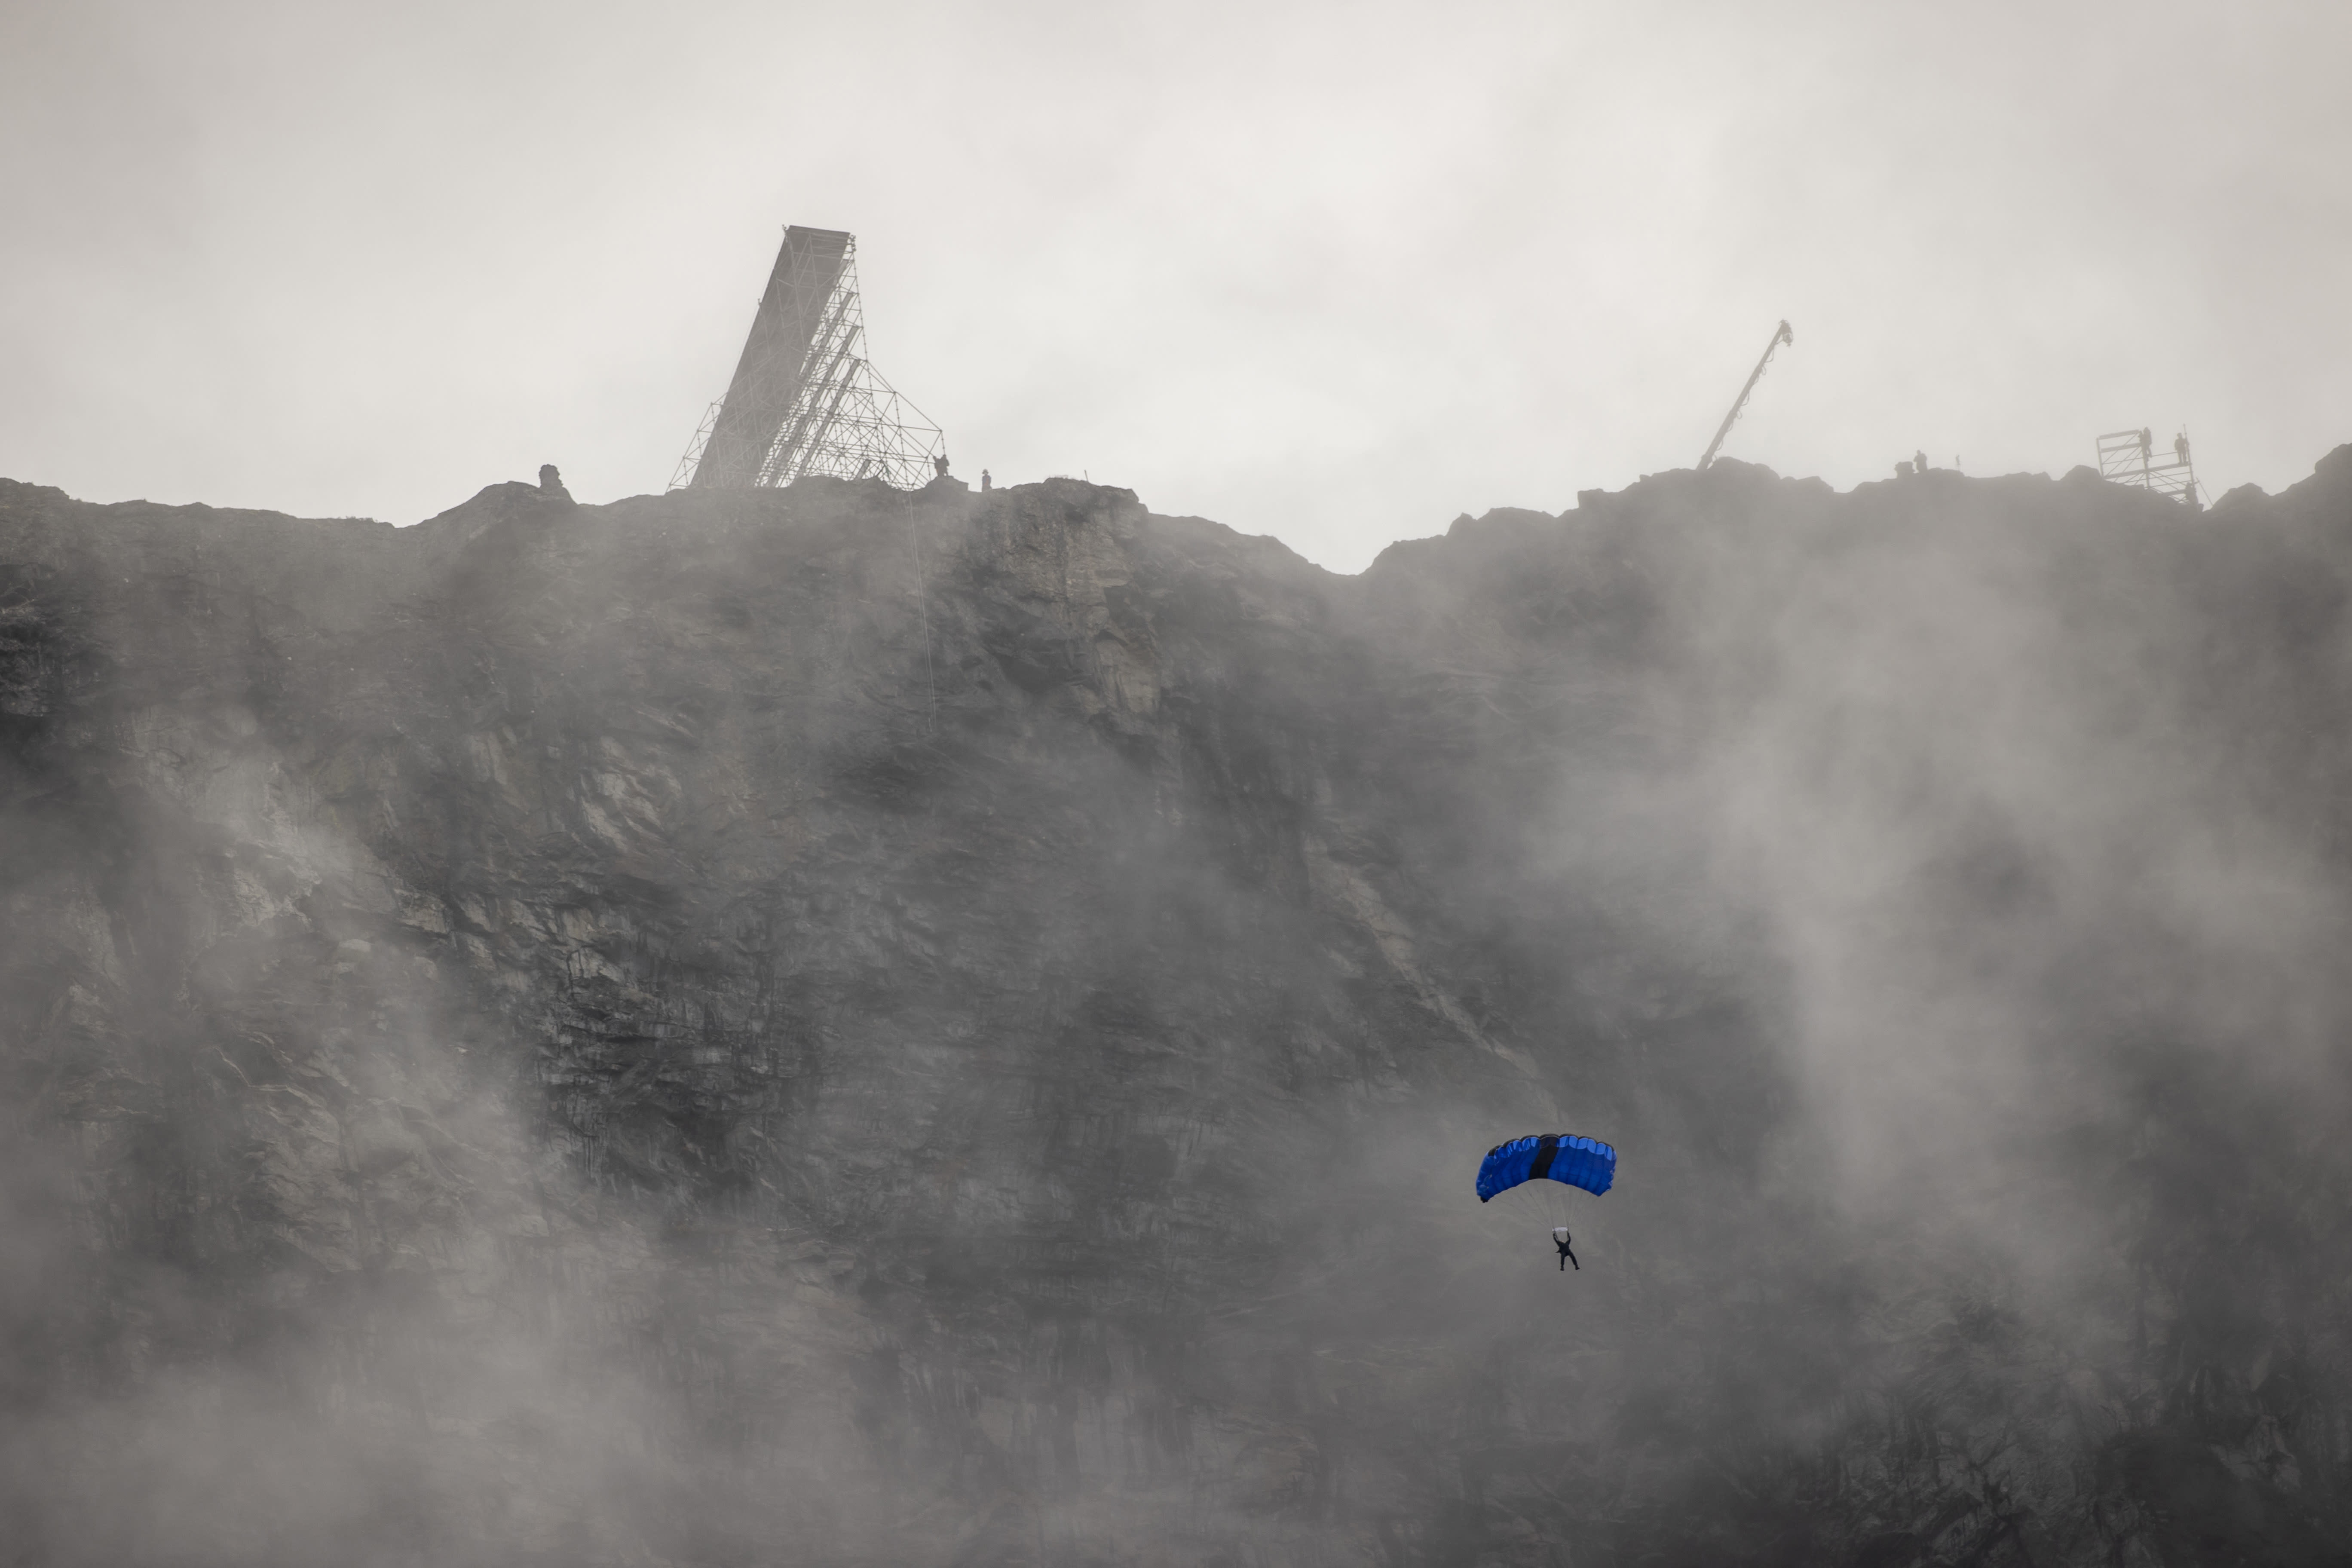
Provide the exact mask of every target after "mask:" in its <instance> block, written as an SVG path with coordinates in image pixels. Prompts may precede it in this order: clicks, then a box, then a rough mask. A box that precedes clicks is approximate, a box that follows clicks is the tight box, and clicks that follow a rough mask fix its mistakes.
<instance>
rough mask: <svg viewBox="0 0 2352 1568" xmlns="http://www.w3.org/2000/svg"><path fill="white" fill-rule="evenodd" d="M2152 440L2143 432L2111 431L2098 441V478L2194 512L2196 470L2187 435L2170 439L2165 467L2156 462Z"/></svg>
mask: <svg viewBox="0 0 2352 1568" xmlns="http://www.w3.org/2000/svg"><path fill="white" fill-rule="evenodd" d="M2154 437H2155V433H2154V432H2153V431H2150V430H2148V429H2146V428H2141V429H2138V430H2110V431H2108V432H2107V433H2106V434H2105V435H2104V436H2102V437H2099V477H2100V478H2101V479H2112V480H2114V481H2115V482H2116V484H2119V485H2137V486H2139V487H2140V488H2141V489H2148V490H2153V491H2155V492H2156V493H2157V494H2158V495H2160V496H2169V497H2171V498H2172V499H2173V500H2178V501H2180V502H2182V503H2183V504H2184V505H2186V506H2188V507H2189V508H2190V509H2191V510H2194V509H2195V508H2196V506H2197V469H2196V467H2195V465H2194V464H2192V463H2190V462H2189V432H2188V431H2186V430H2183V431H2182V432H2180V434H2179V435H2178V436H2176V437H2173V438H2172V460H2171V461H2170V462H2168V463H2159V462H2158V461H2157V460H2156V441H2155V438H2154Z"/></svg>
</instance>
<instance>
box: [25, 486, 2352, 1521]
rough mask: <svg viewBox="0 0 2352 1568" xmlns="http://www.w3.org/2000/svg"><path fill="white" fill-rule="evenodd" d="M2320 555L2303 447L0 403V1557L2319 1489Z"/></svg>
mask: <svg viewBox="0 0 2352 1568" xmlns="http://www.w3.org/2000/svg"><path fill="white" fill-rule="evenodd" d="M2347 585H2352V448H2347V449H2345V450H2340V451H2339V452H2337V453H2336V455H2335V456H2334V457H2332V458H2329V459H2327V460H2326V462H2324V463H2323V464H2322V465H2321V466H2320V471H2319V472H2318V473H2317V474H2316V475H2315V477H2314V478H2313V479H2311V480H2310V481H2308V482H2307V483H2305V484H2304V485H2302V486H2299V487H2297V488H2296V489H2294V490H2292V491H2290V492H2288V493H2287V494H2284V495H2283V496H2280V497H2277V498H2263V497H2261V496H2259V495H2253V496H2248V495H2242V494H2236V493H2233V495H2232V496H2231V498H2229V501H2228V504H2227V505H2225V506H2224V507H2223V508H2221V509H2220V510H2217V511H2216V512H2214V513H2211V514H2207V515H2202V516H2191V515H2189V514H2188V513H2186V512H2184V511H2182V510H2179V509H2178V508H2176V507H2171V506H2169V505H2167V504H2166V503H2163V502H2160V501H2158V500H2154V499H2152V498H2148V497H2145V496H2137V495H2133V494H2131V493H2129V492H2126V491H2122V490H2118V489H2113V488H2110V487H2105V486H2103V485H2100V484H2098V483H2096V482H2088V481H2084V480H2082V479H2074V478H2070V479H2067V480H2063V481H2059V482H2056V483H2053V482H2051V481H2049V480H2046V479H2027V478H2017V479H2002V480H1984V481H1977V480H1963V479H1959V478H1958V476H1954V475H1946V474H1931V475H1928V476H1925V477H1923V478H1919V479H1913V480H1910V481H1906V482H1903V483H1898V484H1887V485H1876V486H1865V487H1864V488H1863V489H1860V490H1857V491H1855V492H1853V493H1851V494H1848V495H1836V494H1832V492H1831V491H1830V490H1829V489H1827V488H1826V487H1823V486H1822V485H1820V484H1818V483H1817V482H1792V481H1784V480H1780V479H1775V478H1774V477H1772V476H1771V475H1769V473H1767V472H1765V471H1763V470H1761V469H1755V468H1747V467H1745V466H1743V465H1738V464H1730V463H1727V464H1723V465H1719V466H1718V467H1717V468H1716V469H1714V470H1711V471H1710V472H1708V473H1707V474H1705V475H1696V474H1690V473H1680V474H1671V475H1664V476H1658V477H1656V478H1654V479H1649V480H1645V481H1643V484H1641V485H1639V486H1637V487H1634V488H1633V489H1631V490H1628V491H1626V492H1623V493H1622V494H1617V495H1598V494H1594V495H1588V496H1587V497H1585V498H1583V500H1582V501H1581V503H1580V506H1579V507H1578V508H1577V509H1575V510H1571V511H1570V512H1567V513H1564V514H1562V515H1560V516H1559V517H1551V516H1547V515H1544V514H1541V513H1535V512H1516V511H1505V512H1496V513H1490V514H1489V515H1488V516H1486V517H1485V518H1482V519H1477V520H1471V519H1468V518H1465V519H1464V520H1462V521H1459V522H1457V523H1456V524H1455V525H1454V529H1453V530H1452V531H1450V532H1449V533H1448V534H1447V535H1446V536H1444V538H1442V539H1432V540H1424V541H1420V542H1412V543H1409V544H1401V545H1398V546H1396V547H1394V548H1393V549H1391V551H1390V552H1388V553H1387V554H1385V555H1383V556H1382V557H1381V561H1380V562H1379V563H1377V564H1376V565H1375V566H1374V567H1373V568H1372V569H1371V570H1370V572H1368V573H1366V574H1363V575H1362V576H1361V577H1358V578H1352V579H1349V578H1339V577H1335V576H1332V575H1331V574H1327V573H1324V572H1321V571H1319V570H1318V569H1317V568H1315V567H1313V566H1311V565H1309V564H1307V563H1304V562H1302V561H1300V560H1298V559H1297V557H1295V556H1294V555H1292V554H1290V553H1289V552H1287V551H1286V550H1285V549H1284V548H1283V547H1282V546H1280V545H1279V544H1277V543H1276V542H1272V541H1270V540H1263V539H1247V538H1243V537H1240V536H1237V535H1235V534H1234V533H1232V532H1231V531H1227V530H1225V529H1223V528H1220V527H1218V526H1217V525H1215V524H1213V523H1208V522H1204V521H1199V520H1196V519H1181V518H1168V517H1159V516H1153V515H1150V514H1148V513H1147V512H1146V511H1145V510H1143V508H1142V507H1141V506H1140V505H1139V503H1138V502H1137V500H1136V499H1135V498H1134V497H1133V496H1132V495H1130V494H1129V493H1128V492H1125V491H1121V490H1116V489H1103V488H1100V487H1093V486H1088V485H1084V484H1080V483H1076V482H1074V481H1068V480H1052V481H1048V482H1047V483H1045V484H1044V485H1037V486H1024V487H1019V488H1016V489H1008V490H1001V491H995V492H992V493H991V494H989V495H987V496H985V497H973V496H971V495H969V494H967V493H965V492H963V491H962V490H961V489H960V488H958V487H956V486H954V485H952V484H942V485H939V486H935V487H933V488H932V489H929V490H926V491H924V492H921V493H919V495H917V496H915V497H914V498H912V499H911V500H909V499H908V498H906V497H903V496H901V495H899V494H898V493H897V492H894V491H890V490H887V489H883V488H881V487H878V486H863V487H859V486H845V485H839V484H834V483H817V482H812V483H807V484H803V485H801V486H798V487H795V488H794V489H793V490H791V491H789V492H784V493H772V492H768V493H759V494H752V495H739V496H732V497H714V496H709V495H704V494H700V493H695V492H680V493H677V494H673V495H670V496H666V497H660V498H638V499H635V500H626V501H622V502H617V503H614V504H613V505H610V506H583V507H574V506H572V505H571V504H570V503H569V500H568V498H562V499H557V498H552V497H551V496H550V495H549V494H546V493H543V492H542V491H541V489H538V488H537V487H532V486H527V485H520V484H514V485H500V486H493V487H491V488H490V489H487V490H485V491H484V492H482V494H481V495H479V496H478V497H476V498H475V499H474V500H472V501H469V502H468V503H467V504H466V505H465V506H462V507H459V508H457V509H456V510H453V511H451V512H448V513H446V514H444V515H443V516H441V517H439V518H436V519H434V520H432V521H429V522H426V523H425V524H422V525H420V526H418V527H416V528H414V529H404V530H394V529H392V528H390V527H387V526H384V525H382V524H377V523H369V522H362V521H300V520H295V519H289V518H285V517H280V516H275V515H266V514H255V513H238V512H226V511H215V510H209V509H205V508H201V507H188V508H167V507H160V506H151V505H147V504H145V503H132V504H129V505H122V506H111V507H99V506H91V505H86V504H83V503H79V502H75V501H72V500H68V498H66V497H64V496H63V495H61V494H59V493H58V492H56V491H54V490H46V489H38V488H35V487H30V486H24V485H16V484H11V483H5V482H0V742H5V775H0V781H4V782H5V797H0V798H4V800H5V804H0V813H5V815H0V849H5V866H0V965H5V990H0V1030H5V1055H4V1056H0V1069H5V1108H6V1115H7V1117H8V1119H9V1120H8V1123H7V1141H6V1143H5V1150H0V1183H5V1191H0V1197H5V1219H0V1226H5V1228H0V1243H5V1247H6V1268H5V1275H4V1276H0V1331H4V1332H5V1360H0V1399H5V1415H0V1421H5V1428H0V1430H4V1431H5V1463H0V1475H5V1481H0V1489H5V1490H0V1508H5V1521H4V1522H5V1530H0V1533H5V1535H6V1536H7V1537H8V1540H9V1545H8V1546H7V1548H6V1549H5V1552H0V1559H4V1560H5V1561H9V1562H22V1563H175V1564H184V1563H322V1562H337V1563H416V1562H432V1563H483V1564H491V1563H498V1564H505V1563H567V1564H569V1563H583V1564H584V1563H676V1564H688V1563H693V1564H721V1563H725V1564H739V1563H740V1564H751V1563H813V1562H833V1563H942V1564H945V1563H971V1564H981V1563H1008V1564H1009V1563H1040V1564H1042V1563H1138V1564H1143V1563H1170V1564H1176V1563H1182V1564H1195V1563H1197V1564H1211V1563H1227V1564H1241V1563H1250V1564H1261V1563H1265V1564H1270V1563H1381V1564H1403V1563H1496V1564H1501V1563H1513V1564H1517V1563H1525V1564H1570V1563H1573V1564H1580V1565H1582V1564H1596V1563H1857V1564H1865V1563H1866V1564H1871V1565H1873V1568H1894V1565H1897V1564H1914V1563H1916V1564H1929V1563H1935V1564H1945V1563H1950V1564H1959V1563H2085V1564H2088V1563H2128V1564H2135V1565H2137V1564H2175V1563H2216V1564H2219V1563H2241V1562H2243V1563H2303V1562H2310V1563H2319V1562H2336V1561H2341V1560H2342V1558H2343V1556H2344V1555H2345V1554H2346V1552H2347V1550H2352V1527H2347V1516H2346V1511H2345V1510H2346V1500H2347V1485H2352V1471H2347V1465H2352V1398H2347V1384H2346V1378H2347V1373H2352V1354H2347V1345H2346V1342H2345V1332H2346V1320H2345V1310H2346V1307H2347V1296H2346V1285H2347V1279H2352V1268H2347V1265H2352V1252H2348V1251H2347V1214H2352V1209H2347V1173H2352V1159H2347V1155H2346V1154H2345V1152H2344V1150H2343V1143H2344V1137H2343V1135H2344V1133H2345V1131H2346V1130H2347V1126H2352V1118H2347V1104H2346V1100H2345V1089H2346V1079H2345V1072H2344V1068H2345V1063H2346V1053H2345V1048H2344V1030H2345V1026H2346V1023H2347V1016H2348V1015H2347V1001H2348V1000H2352V998H2347V994H2346V990H2345V983H2344V982H2343V981H2342V980H2340V979H2339V978H2338V977H2337V972H2338V971H2339V970H2340V969H2342V968H2344V966H2343V965H2342V963H2341V962H2340V955H2341V953H2342V952H2344V950H2345V938H2346V937H2347V933H2352V926H2348V925H2347V918H2346V917H2347V910H2346V903H2345V900H2346V894H2347V889H2352V879H2347V846H2348V845H2352V837H2347V827H2352V767H2348V766H2347V762H2352V758H2347V735H2352V726H2347V720H2346V715H2347V712H2352V708H2348V707H2347V697H2352V640H2347V618H2346V605H2347ZM1554 1126H1565V1127H1568V1128H1570V1129H1572V1130H1574V1131H1587V1132H1592V1133H1596V1134H1599V1135H1601V1136H1604V1137H1610V1138H1612V1141H1614V1142H1617V1143H1618V1144H1619V1145H1620V1147H1621V1149H1622V1151H1623V1160H1624V1164H1623V1177H1622V1184H1621V1187H1620V1190H1619V1191H1617V1192H1615V1193H1612V1194H1610V1195H1609V1196H1608V1197H1607V1198H1605V1199H1602V1200H1599V1201H1598V1202H1591V1203H1580V1205H1579V1206H1578V1208H1577V1209H1576V1211H1575V1212H1576V1218H1575V1221H1574V1223H1575V1224H1576V1226H1577V1232H1578V1247H1579V1251H1580V1257H1581V1258H1582V1259H1583V1261H1584V1264H1585V1268H1584V1269H1583V1271H1582V1272H1580V1273H1577V1274H1571V1275H1568V1276H1565V1277H1562V1276H1559V1274H1558V1273H1557V1271H1556V1269H1555V1268H1554V1258H1553V1255H1552V1253H1551V1250H1550V1248H1549V1244H1548V1242H1547V1240H1546V1239H1545V1237H1544V1236H1543V1234H1542V1231H1543V1227H1544V1226H1546V1225H1548V1224H1549V1219H1547V1218H1544V1217H1542V1216H1540V1215H1538V1214H1537V1213H1536V1212H1535V1211H1534V1210H1533V1209H1532V1208H1530V1207H1528V1206H1527V1205H1522V1204H1517V1203H1515V1202H1514V1200H1513V1199H1511V1198H1508V1197H1507V1198H1506V1199H1504V1200H1502V1201H1499V1202H1497V1203H1496V1205H1491V1206H1490V1207H1488V1208H1486V1209H1483V1210H1482V1209H1481V1207H1480V1205H1478V1204H1477V1202H1476V1200H1475V1196H1474V1195H1472V1194H1471V1192H1470V1181H1471V1176H1472V1174H1473V1173H1474V1172H1475V1167H1476V1163H1477V1159H1478V1156H1479V1155H1480V1154H1481V1153H1483V1152H1484V1151H1485V1149H1486V1147H1487V1146H1488V1145H1489V1144H1491V1143H1492V1142H1496V1141H1497V1140H1499V1139H1500V1138H1502V1137H1505V1136H1509V1135H1513V1134H1516V1133H1518V1132H1523V1131H1530V1130H1536V1129H1542V1128H1549V1127H1554Z"/></svg>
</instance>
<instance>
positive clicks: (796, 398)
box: [669, 224, 947, 489]
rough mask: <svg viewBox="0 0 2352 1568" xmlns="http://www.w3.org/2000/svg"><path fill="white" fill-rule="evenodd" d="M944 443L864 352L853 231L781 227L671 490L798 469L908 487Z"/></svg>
mask: <svg viewBox="0 0 2352 1568" xmlns="http://www.w3.org/2000/svg"><path fill="white" fill-rule="evenodd" d="M946 451H947V442H946V438H945V437H942V436H941V435H940V431H939V427H938V426H934V425H932V424H931V423H930V422H929V420H927V419H925V418H924V417H923V416H922V413H921V411H920V410H919V409H917V408H916V407H915V406H914V405H912V404H910V403H908V401H907V400H906V399H905V398H903V397H901V396H899V395H898V391H897V390H896V389H895V388H893V387H892V386H891V384H889V383H888V382H887V381H885V380H883V379H882V377H881V376H880V375H879V374H877V373H876V371H875V369H874V367H873V366H872V365H871V364H870V363H867V362H866V315H865V310H864V307H863V306H862V305H861V304H860V302H859V300H858V297H857V237H856V236H855V235H852V234H845V233H844V232H842V231H841V230H839V229H832V228H803V227H801V226H798V225H797V224H796V225H794V226H792V227H790V228H787V229H786V230H784V243H783V247H782V249H780V250H779V251H777V252H776V265H775V269H774V270H773V271H772V272H771V273H769V275H768V289H767V292H766V293H764V294H762V295H761V296H760V309H759V310H758V312H757V313H756V314H755V315H753V316H752V318H751V336H750V337H749V338H748V339H746V340H745V341H744V343H743V356H742V358H741V359H740V360H738V361H737V362H736V365H735V376H734V379H733V380H731V381H730V382H729V383H728V384H727V395H726V396H725V397H722V398H720V399H719V401H718V402H717V403H714V404H712V405H710V410H709V413H707V414H705V415H704V416H703V418H702V425H701V427H700V428H699V429H698V430H697V431H695V433H694V439H693V441H692V442H691V443H690V444H689V445H688V447H687V449H686V455H685V456H684V457H683V458H679V459H678V464H677V473H676V474H675V475H673V476H672V477H671V479H670V482H669V488H670V489H688V488H691V489H751V488H753V487H756V486H772V485H788V484H791V483H792V482H793V480H794V479H802V478H803V477H805V476H807V475H810V474H830V475H833V476H835V477H836V478H839V479H883V480H885V481H887V483H890V484H893V485H897V486H898V487H899V488H900V489H913V488H915V487H916V486H919V485H921V484H923V483H925V482H927V481H928V480H929V479H931V478H932V477H933V475H934V474H935V473H937V472H940V471H944V470H943V469H941V468H940V467H939V466H938V465H939V464H940V462H941V461H942V460H943V459H944V458H945V454H946Z"/></svg>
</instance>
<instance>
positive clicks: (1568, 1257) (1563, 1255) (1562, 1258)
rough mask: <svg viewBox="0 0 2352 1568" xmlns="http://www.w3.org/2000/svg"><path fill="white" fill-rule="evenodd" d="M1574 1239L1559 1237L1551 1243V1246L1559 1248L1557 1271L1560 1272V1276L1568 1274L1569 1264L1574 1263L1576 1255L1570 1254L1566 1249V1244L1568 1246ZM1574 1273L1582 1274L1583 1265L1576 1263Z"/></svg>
mask: <svg viewBox="0 0 2352 1568" xmlns="http://www.w3.org/2000/svg"><path fill="white" fill-rule="evenodd" d="M1574 1239H1575V1238H1574V1237H1565V1236H1563V1237H1559V1238H1558V1239H1556V1240H1555V1241H1553V1243H1552V1245H1553V1246H1554V1247H1559V1271H1560V1272H1561V1273H1562V1274H1565V1273H1567V1272H1568V1266H1569V1265H1570V1264H1571V1263H1576V1254H1575V1253H1573V1252H1570V1250H1569V1249H1568V1244H1569V1243H1570V1241H1572V1240H1574ZM1576 1271H1577V1272H1578V1273H1579V1274H1581V1273H1583V1272H1584V1265H1583V1264H1581V1263H1576Z"/></svg>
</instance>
